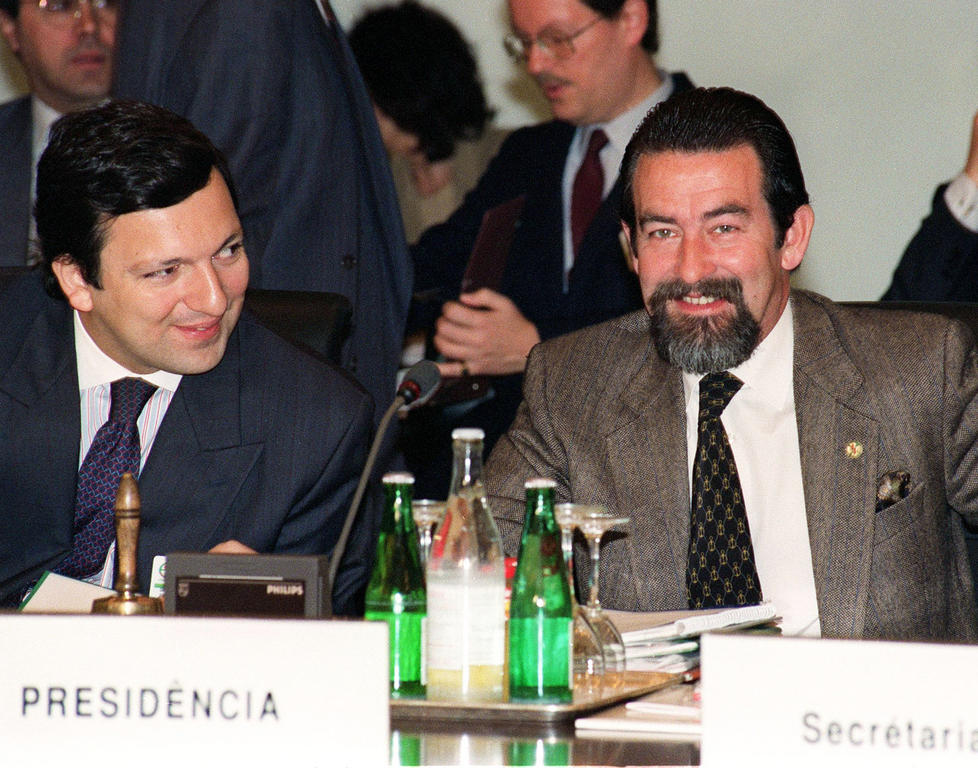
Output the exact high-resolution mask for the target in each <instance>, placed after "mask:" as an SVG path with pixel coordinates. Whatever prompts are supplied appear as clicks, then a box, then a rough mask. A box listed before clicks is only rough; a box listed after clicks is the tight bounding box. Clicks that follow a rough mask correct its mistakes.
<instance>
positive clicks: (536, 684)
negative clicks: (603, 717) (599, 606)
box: [509, 478, 574, 704]
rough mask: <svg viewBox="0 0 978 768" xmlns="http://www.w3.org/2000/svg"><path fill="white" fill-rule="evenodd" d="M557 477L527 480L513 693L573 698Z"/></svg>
mask: <svg viewBox="0 0 978 768" xmlns="http://www.w3.org/2000/svg"><path fill="white" fill-rule="evenodd" d="M554 487H555V484H554V482H553V481H552V480H545V479H542V478H535V479H532V480H528V481H527V482H526V519H525V521H524V523H523V538H522V540H521V541H520V553H519V560H518V562H517V564H516V576H515V577H514V578H513V592H512V595H511V597H510V604H509V698H510V701H533V702H536V703H545V704H561V703H566V702H570V701H572V700H573V686H574V678H573V674H572V669H573V663H572V658H573V624H574V606H573V603H572V602H571V595H570V588H569V587H568V580H567V566H566V565H565V563H564V555H563V550H562V549H561V546H560V528H558V527H557V522H556V520H555V519H554Z"/></svg>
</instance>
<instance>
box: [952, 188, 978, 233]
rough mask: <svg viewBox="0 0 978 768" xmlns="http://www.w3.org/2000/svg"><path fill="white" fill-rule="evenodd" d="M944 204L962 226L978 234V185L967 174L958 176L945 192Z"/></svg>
mask: <svg viewBox="0 0 978 768" xmlns="http://www.w3.org/2000/svg"><path fill="white" fill-rule="evenodd" d="M944 202H946V203H947V207H948V209H949V210H950V211H951V215H952V216H954V218H956V219H957V220H958V221H959V222H960V223H961V226H963V227H965V228H966V229H970V230H971V231H972V232H978V184H975V182H974V181H973V180H972V178H971V177H970V176H969V175H968V174H966V173H961V174H958V175H957V176H956V177H955V178H954V180H953V181H952V182H951V183H950V184H948V186H947V189H945V190H944Z"/></svg>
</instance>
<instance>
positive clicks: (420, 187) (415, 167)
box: [410, 152, 455, 197]
mask: <svg viewBox="0 0 978 768" xmlns="http://www.w3.org/2000/svg"><path fill="white" fill-rule="evenodd" d="M410 166H411V182H412V183H413V184H414V189H415V191H417V193H418V194H419V195H421V197H431V196H432V195H434V194H435V193H436V192H440V191H441V190H442V189H444V188H445V187H446V186H448V184H449V182H451V181H452V179H454V178H455V165H454V163H453V162H452V160H451V158H449V159H448V160H435V161H434V162H432V161H430V160H429V159H428V158H427V157H425V156H424V153H422V152H414V153H412V154H411V159H410Z"/></svg>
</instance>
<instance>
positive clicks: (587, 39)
mask: <svg viewBox="0 0 978 768" xmlns="http://www.w3.org/2000/svg"><path fill="white" fill-rule="evenodd" d="M509 13H510V20H511V23H512V27H513V33H512V35H510V36H509V37H508V38H507V41H506V43H507V48H508V49H509V50H510V52H511V53H512V54H513V56H514V58H515V59H517V60H518V61H523V62H525V64H526V67H527V70H528V72H529V73H530V74H531V75H532V76H533V77H534V79H535V80H536V81H537V82H538V83H539V85H540V88H541V89H542V91H543V94H544V96H546V98H547V99H548V101H549V102H550V105H551V107H552V109H553V114H554V117H555V120H553V121H550V122H547V123H543V124H541V125H537V126H534V127H530V128H525V129H522V130H518V131H515V132H514V133H513V134H511V135H510V137H509V138H508V139H507V140H506V142H505V143H504V144H503V146H502V148H501V149H500V151H499V154H498V155H497V156H496V157H495V158H494V159H493V160H492V162H491V163H490V165H489V167H488V169H487V170H486V173H485V174H484V175H483V177H482V178H481V179H480V181H479V183H478V185H477V186H476V187H475V189H474V190H473V191H472V192H471V193H470V194H469V195H468V196H467V197H466V199H465V201H464V202H463V203H462V206H461V207H460V208H459V209H458V211H456V212H455V214H454V215H453V216H452V217H451V218H450V219H449V220H448V221H447V222H445V223H444V224H442V225H439V226H436V227H433V228H431V229H429V230H428V231H427V232H426V233H425V234H424V235H423V236H422V237H421V238H420V239H419V241H418V243H417V244H416V245H415V246H414V247H413V248H412V255H413V256H414V260H415V279H416V288H417V289H418V290H419V291H429V292H431V291H432V290H434V289H437V291H438V294H439V296H438V297H439V299H440V300H448V302H447V303H446V304H445V306H444V307H443V308H442V310H441V316H440V317H439V318H438V320H437V324H436V334H435V336H434V343H435V346H436V347H437V349H438V351H439V352H440V353H441V354H442V355H444V356H445V357H446V358H448V359H449V360H451V361H454V362H448V363H445V364H443V365H442V370H443V373H444V374H446V375H450V376H459V375H463V374H473V375H479V374H488V375H490V376H492V377H493V379H492V389H493V396H492V397H491V398H490V399H488V400H486V401H483V402H481V403H479V404H478V405H476V406H475V407H474V408H472V409H471V410H468V411H467V412H465V413H464V415H463V416H461V417H460V418H461V420H462V422H464V423H465V424H466V425H471V426H479V427H482V428H483V429H484V430H485V431H486V447H487V450H488V449H489V448H491V446H492V445H493V443H494V442H495V440H496V439H497V438H498V437H499V435H500V434H502V433H503V432H504V431H505V430H506V428H507V427H508V426H509V423H510V422H511V421H512V418H513V414H514V413H515V411H516V407H517V405H518V404H519V397H520V396H519V392H520V382H521V378H522V376H521V374H522V371H523V368H524V366H525V365H526V355H527V353H528V352H529V351H530V348H531V347H532V346H533V345H534V344H536V343H537V342H538V341H540V340H541V339H548V338H551V337H553V336H557V335H559V334H562V333H567V332H568V331H572V330H575V329H577V328H581V327H583V326H586V325H590V324H592V323H597V322H601V321H603V320H607V319H608V318H611V317H615V316H617V315H620V314H622V313H624V312H628V311H630V310H633V309H637V308H639V307H640V306H641V296H640V293H639V289H638V282H637V281H636V279H635V276H634V274H633V273H632V270H631V267H630V265H629V262H628V258H627V254H626V252H625V250H624V247H623V245H622V241H621V238H620V236H619V227H618V221H617V208H618V199H619V197H620V184H619V182H618V181H617V177H618V166H619V164H620V162H621V158H622V155H623V153H624V150H625V145H626V144H627V142H628V139H629V138H630V136H631V134H632V131H633V130H634V129H635V126H637V125H638V123H639V122H640V121H641V119H642V117H644V115H645V113H646V112H647V111H648V109H649V108H650V107H651V106H652V105H653V104H655V103H657V102H659V101H661V100H663V99H666V98H668V97H669V96H670V95H671V94H672V93H674V92H677V91H682V90H685V89H687V88H689V87H690V83H689V80H688V79H687V78H686V76H685V75H683V74H681V73H676V74H668V73H666V72H663V71H661V70H659V69H657V68H656V66H655V63H654V61H653V59H652V54H653V53H654V52H655V51H656V50H657V49H658V33H657V16H656V4H655V2H654V0H612V1H611V2H608V1H607V0H510V2H509ZM599 136H603V139H598V140H599V141H604V142H606V143H603V144H601V145H594V149H593V150H589V148H590V147H592V137H596V138H597V137H599ZM595 167H596V168H597V173H598V174H599V175H598V177H597V181H596V182H592V183H596V185H597V193H598V194H597V197H596V198H595V199H594V202H593V206H592V207H591V208H590V209H588V206H587V204H585V205H583V206H578V207H576V204H575V200H576V199H578V195H577V194H576V193H575V186H576V185H577V184H578V179H579V178H580V179H582V180H583V179H584V178H585V175H587V174H588V172H589V169H594V168H595ZM582 171H583V172H584V173H583V174H582ZM592 173H593V171H592ZM590 178H592V179H593V178H594V176H593V175H592V176H591V177H590ZM520 197H522V198H523V199H524V202H523V207H522V212H521V214H520V216H519V219H518V221H517V224H516V227H515V229H514V230H513V231H512V243H511V245H510V247H509V249H508V254H505V253H504V254H502V255H503V256H504V257H506V266H505V271H504V273H503V277H502V282H501V284H500V285H499V286H498V290H493V289H491V288H483V289H482V290H471V289H468V290H467V289H465V288H464V287H463V291H462V295H461V296H459V290H460V286H461V282H462V276H463V272H464V270H465V267H466V263H467V261H468V259H469V255H470V253H471V252H472V249H473V245H474V243H475V240H476V235H477V233H478V231H479V228H480V226H481V224H482V222H483V218H484V217H485V215H486V213H487V212H490V211H493V210H499V206H501V205H503V204H505V203H508V202H510V201H512V200H514V199H516V198H520ZM581 197H582V198H585V197H586V194H585V193H582V194H581ZM575 211H579V213H575ZM418 415H420V412H419V413H418V414H416V417H417V416H418ZM449 426H450V425H449ZM429 442H432V441H431V440H429ZM441 443H442V444H447V439H445V440H442V441H441ZM429 460H430V459H429V457H428V456H422V457H420V463H422V464H424V463H428V462H429ZM415 469H416V472H417V471H418V468H415ZM444 482H445V485H446V487H447V479H446V480H445V481H444ZM442 492H443V491H442Z"/></svg>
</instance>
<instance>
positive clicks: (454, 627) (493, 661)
mask: <svg viewBox="0 0 978 768" xmlns="http://www.w3.org/2000/svg"><path fill="white" fill-rule="evenodd" d="M483 438H484V434H483V432H482V430H481V429H456V430H454V431H453V432H452V450H453V454H454V458H453V466H452V482H451V486H450V488H449V494H448V501H447V503H446V509H445V517H444V519H443V520H442V522H441V524H440V525H439V526H438V530H437V531H436V532H435V540H434V544H433V545H432V549H431V556H430V558H429V560H428V566H427V584H428V699H429V700H450V701H481V702H488V701H502V698H503V659H504V655H505V616H504V600H505V589H506V577H505V570H504V565H503V550H502V542H501V540H500V538H499V530H498V529H497V528H496V523H495V522H494V521H493V519H492V515H491V514H490V511H489V500H488V499H487V497H486V490H485V487H484V486H483V484H482V441H483Z"/></svg>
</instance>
